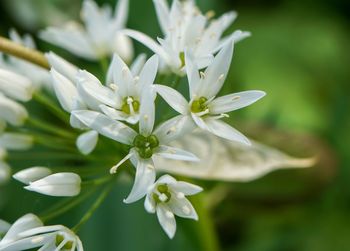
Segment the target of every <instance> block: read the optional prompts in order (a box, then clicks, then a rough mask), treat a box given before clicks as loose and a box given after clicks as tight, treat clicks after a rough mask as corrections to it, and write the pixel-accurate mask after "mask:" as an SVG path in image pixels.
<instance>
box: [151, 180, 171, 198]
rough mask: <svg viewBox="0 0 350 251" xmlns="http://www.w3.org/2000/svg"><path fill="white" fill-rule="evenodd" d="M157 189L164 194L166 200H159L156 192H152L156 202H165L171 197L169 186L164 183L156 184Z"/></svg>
mask: <svg viewBox="0 0 350 251" xmlns="http://www.w3.org/2000/svg"><path fill="white" fill-rule="evenodd" d="M157 190H158V192H159V193H160V194H164V195H165V196H166V200H165V201H164V200H161V199H160V195H159V194H158V193H153V199H154V201H155V202H156V203H167V202H168V201H169V200H170V199H171V193H170V192H169V188H168V186H167V185H166V184H160V185H158V186H157Z"/></svg>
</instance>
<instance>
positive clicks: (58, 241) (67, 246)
mask: <svg viewBox="0 0 350 251" xmlns="http://www.w3.org/2000/svg"><path fill="white" fill-rule="evenodd" d="M63 240H64V236H63V235H61V234H58V235H56V243H55V244H56V247H58V246H59V245H60V244H61V242H62V241H63ZM72 247H73V242H72V241H68V242H67V243H66V244H65V245H64V246H63V248H62V249H61V250H71V249H72Z"/></svg>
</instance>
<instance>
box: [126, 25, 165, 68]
mask: <svg viewBox="0 0 350 251" xmlns="http://www.w3.org/2000/svg"><path fill="white" fill-rule="evenodd" d="M120 32H121V33H122V34H124V35H127V36H129V37H131V38H133V39H135V40H137V41H139V42H140V43H142V44H143V45H145V46H146V47H148V48H149V49H150V50H151V51H153V52H154V53H156V54H158V55H159V56H160V57H161V58H162V59H164V60H165V61H169V60H170V59H169V57H168V55H167V53H166V52H165V51H164V50H163V48H162V47H161V46H160V45H159V44H157V43H156V42H155V41H154V40H153V39H152V38H150V37H149V36H147V35H145V34H143V33H141V32H139V31H136V30H130V29H125V30H122V31H120Z"/></svg>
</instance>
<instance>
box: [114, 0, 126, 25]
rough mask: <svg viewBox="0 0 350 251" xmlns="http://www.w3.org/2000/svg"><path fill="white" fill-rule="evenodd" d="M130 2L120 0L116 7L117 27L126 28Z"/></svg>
mask: <svg viewBox="0 0 350 251" xmlns="http://www.w3.org/2000/svg"><path fill="white" fill-rule="evenodd" d="M128 13H129V0H119V1H118V3H117V5H116V7H115V24H116V27H118V28H119V29H120V28H124V27H125V26H126V22H127V19H128Z"/></svg>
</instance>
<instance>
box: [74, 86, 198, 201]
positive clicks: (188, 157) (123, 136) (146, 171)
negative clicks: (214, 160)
mask: <svg viewBox="0 0 350 251" xmlns="http://www.w3.org/2000/svg"><path fill="white" fill-rule="evenodd" d="M143 92H144V93H143V94H142V96H141V104H140V121H139V133H137V132H135V131H134V130H133V129H132V128H130V127H128V126H127V125H125V124H123V123H122V122H120V121H117V120H113V119H111V118H109V117H107V116H106V115H104V114H101V113H99V112H95V111H88V110H81V111H73V114H74V115H75V116H76V117H77V118H78V119H79V120H80V121H81V122H83V123H84V124H85V125H86V126H88V127H90V128H92V129H94V130H96V131H98V132H99V133H100V134H102V135H104V136H106V137H108V138H111V139H113V140H116V141H118V142H120V143H122V144H126V145H130V146H132V148H131V150H130V152H129V154H128V155H127V156H125V158H123V159H122V160H121V161H120V162H119V163H118V164H117V165H116V166H114V167H113V168H112V169H111V173H115V172H116V171H117V168H118V167H119V166H120V165H121V164H123V163H124V162H125V161H127V160H128V159H131V162H132V163H133V164H134V166H135V167H136V176H135V182H134V186H133V188H132V190H131V192H130V194H129V196H128V197H127V198H126V199H125V200H124V202H125V203H132V202H135V201H137V200H139V199H140V198H142V197H143V196H144V195H145V194H146V192H147V187H149V186H150V185H152V184H153V183H154V181H155V177H156V172H155V167H154V163H153V158H154V156H160V157H163V158H168V159H179V160H185V161H198V158H197V157H196V156H194V155H193V154H192V153H189V152H186V151H184V150H181V149H178V148H174V147H169V146H167V145H166V144H167V143H168V142H169V141H170V140H173V139H174V138H176V137H178V136H181V133H180V132H181V131H183V130H187V129H186V128H182V127H183V126H185V125H186V126H188V125H189V123H182V122H181V121H182V116H177V117H175V118H174V119H172V120H170V121H166V122H165V123H163V124H162V125H160V126H159V127H158V128H156V129H155V130H153V126H154V116H155V107H154V93H153V89H152V88H151V87H150V88H147V89H144V91H143Z"/></svg>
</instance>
